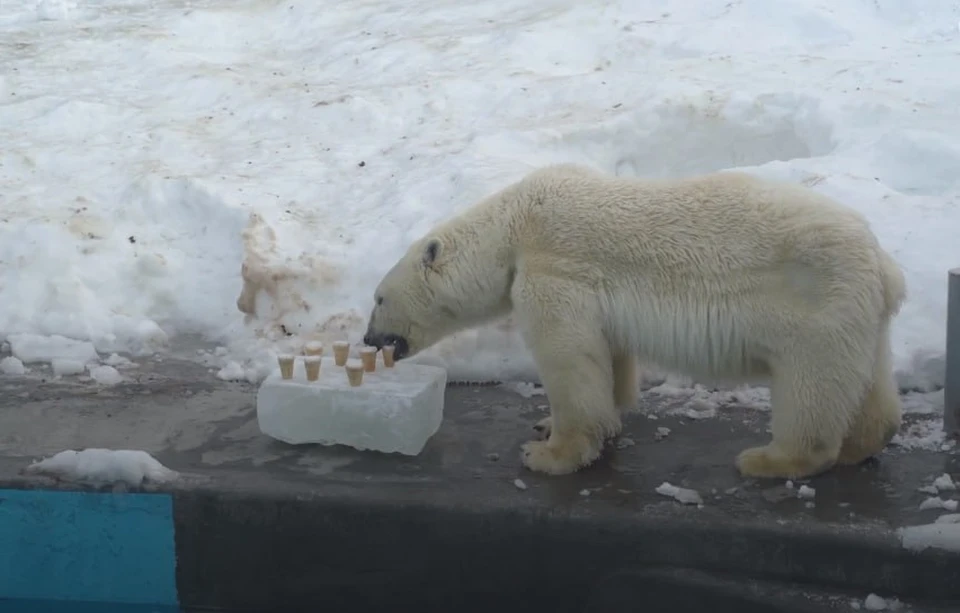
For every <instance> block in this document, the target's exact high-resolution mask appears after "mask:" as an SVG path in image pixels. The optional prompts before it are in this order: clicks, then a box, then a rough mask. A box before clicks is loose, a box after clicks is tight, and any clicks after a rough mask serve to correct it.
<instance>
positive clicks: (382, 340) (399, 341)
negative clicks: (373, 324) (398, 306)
mask: <svg viewBox="0 0 960 613" xmlns="http://www.w3.org/2000/svg"><path fill="white" fill-rule="evenodd" d="M363 344H365V345H369V346H371V347H376V348H377V349H382V348H383V346H384V345H393V359H395V360H402V359H403V358H405V357H407V356H408V355H409V354H410V344H409V343H408V342H407V339H405V338H403V337H402V336H400V335H398V334H377V333H375V332H371V331H370V330H368V331H367V333H366V334H365V335H364V336H363Z"/></svg>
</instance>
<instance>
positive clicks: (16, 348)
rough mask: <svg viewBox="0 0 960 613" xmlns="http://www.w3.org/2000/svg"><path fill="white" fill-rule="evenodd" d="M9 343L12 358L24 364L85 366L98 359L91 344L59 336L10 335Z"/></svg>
mask: <svg viewBox="0 0 960 613" xmlns="http://www.w3.org/2000/svg"><path fill="white" fill-rule="evenodd" d="M9 341H10V352H11V353H12V354H13V355H14V357H17V358H20V360H21V361H23V363H24V364H33V363H35V362H53V361H54V360H61V361H69V362H80V363H81V364H86V363H87V362H96V361H99V359H100V356H99V355H98V354H97V350H96V349H94V347H93V343H90V342H86V341H77V340H73V339H70V338H66V337H63V336H60V335H59V334H54V335H51V336H41V335H39V334H11V335H10V336H9Z"/></svg>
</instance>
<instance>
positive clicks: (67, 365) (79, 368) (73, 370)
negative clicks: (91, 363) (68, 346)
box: [50, 358, 87, 377]
mask: <svg viewBox="0 0 960 613" xmlns="http://www.w3.org/2000/svg"><path fill="white" fill-rule="evenodd" d="M50 366H51V367H52V368H53V374H54V375H55V376H57V377H69V376H70V375H79V374H82V373H83V371H85V370H86V369H87V366H86V364H84V363H83V362H81V361H80V360H71V359H69V358H54V359H53V361H52V362H51V363H50Z"/></svg>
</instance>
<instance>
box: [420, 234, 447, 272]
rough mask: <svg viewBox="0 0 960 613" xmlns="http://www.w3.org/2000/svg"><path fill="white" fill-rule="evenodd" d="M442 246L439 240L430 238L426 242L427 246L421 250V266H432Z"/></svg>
mask: <svg viewBox="0 0 960 613" xmlns="http://www.w3.org/2000/svg"><path fill="white" fill-rule="evenodd" d="M441 247H442V244H441V243H440V239H436V238H431V239H430V240H429V241H427V245H426V246H425V247H424V248H423V265H424V266H433V264H434V262H436V261H437V258H438V257H440V249H441Z"/></svg>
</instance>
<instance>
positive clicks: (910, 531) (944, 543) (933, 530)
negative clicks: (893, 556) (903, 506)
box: [897, 516, 960, 553]
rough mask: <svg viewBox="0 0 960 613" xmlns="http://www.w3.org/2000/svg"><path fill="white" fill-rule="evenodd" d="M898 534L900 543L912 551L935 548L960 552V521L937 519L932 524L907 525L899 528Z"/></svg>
mask: <svg viewBox="0 0 960 613" xmlns="http://www.w3.org/2000/svg"><path fill="white" fill-rule="evenodd" d="M941 517H944V516H941ZM897 534H898V536H899V537H900V544H901V545H902V546H903V547H904V548H905V549H908V550H910V551H923V550H924V549H928V548H935V549H943V550H945V551H952V552H957V553H960V523H955V522H952V521H937V522H934V523H932V524H923V525H919V526H906V527H904V528H900V529H898V530H897Z"/></svg>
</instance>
